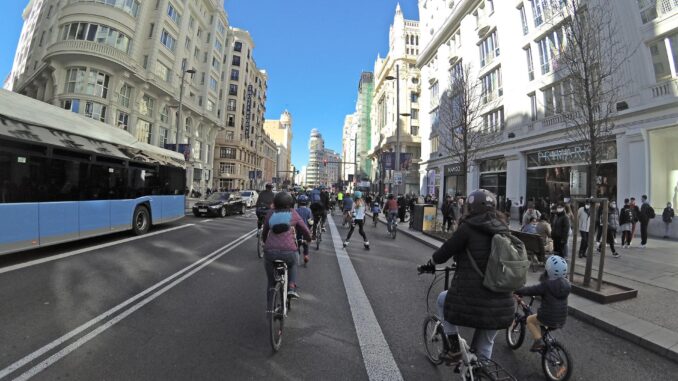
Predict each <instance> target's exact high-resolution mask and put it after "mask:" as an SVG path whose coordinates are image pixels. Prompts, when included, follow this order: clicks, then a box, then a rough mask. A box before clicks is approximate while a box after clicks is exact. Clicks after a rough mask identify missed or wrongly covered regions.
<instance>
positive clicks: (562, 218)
mask: <svg viewBox="0 0 678 381" xmlns="http://www.w3.org/2000/svg"><path fill="white" fill-rule="evenodd" d="M551 225H552V227H553V230H552V232H551V235H552V237H553V253H554V254H556V255H560V256H561V257H563V258H567V238H568V236H569V234H570V219H569V218H568V217H567V215H566V214H565V204H564V203H563V202H562V201H561V202H558V205H557V206H556V214H555V215H554V216H553V223H552V224H551Z"/></svg>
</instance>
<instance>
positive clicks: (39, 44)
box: [38, 30, 47, 46]
mask: <svg viewBox="0 0 678 381" xmlns="http://www.w3.org/2000/svg"><path fill="white" fill-rule="evenodd" d="M45 33H47V31H45V30H43V31H42V34H40V42H39V43H38V46H42V42H43V41H45Z"/></svg>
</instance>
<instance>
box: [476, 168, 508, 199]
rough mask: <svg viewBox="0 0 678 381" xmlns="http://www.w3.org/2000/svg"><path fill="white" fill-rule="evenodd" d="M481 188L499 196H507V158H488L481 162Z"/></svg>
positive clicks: (503, 197) (502, 197)
mask: <svg viewBox="0 0 678 381" xmlns="http://www.w3.org/2000/svg"><path fill="white" fill-rule="evenodd" d="M480 188H482V189H487V190H488V191H490V192H492V193H494V194H495V195H496V196H497V197H498V198H501V199H505V198H506V159H504V158H498V159H487V160H483V161H481V162H480Z"/></svg>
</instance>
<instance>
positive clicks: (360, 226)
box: [346, 220, 367, 242]
mask: <svg viewBox="0 0 678 381" xmlns="http://www.w3.org/2000/svg"><path fill="white" fill-rule="evenodd" d="M356 225H358V233H359V234H360V235H361V236H362V237H363V241H365V242H367V235H365V230H364V229H363V227H364V226H365V220H354V221H353V223H352V224H351V229H350V230H349V231H348V236H346V240H347V241H349V240H350V239H351V235H353V231H354V230H355V226H356Z"/></svg>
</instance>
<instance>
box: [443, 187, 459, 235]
mask: <svg viewBox="0 0 678 381" xmlns="http://www.w3.org/2000/svg"><path fill="white" fill-rule="evenodd" d="M454 203H455V200H453V199H452V195H450V194H448V195H447V197H445V201H444V202H443V206H441V207H440V211H441V212H442V214H443V231H447V232H449V231H450V230H452V221H453V220H454V213H453V212H452V205H453V204H454Z"/></svg>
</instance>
